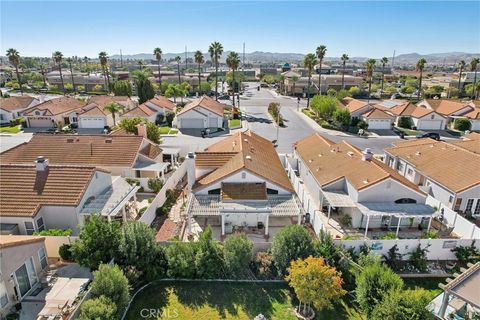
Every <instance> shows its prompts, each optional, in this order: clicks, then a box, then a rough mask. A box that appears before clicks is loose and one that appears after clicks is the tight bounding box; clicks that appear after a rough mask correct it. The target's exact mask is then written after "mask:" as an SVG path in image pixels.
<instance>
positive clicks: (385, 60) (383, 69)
mask: <svg viewBox="0 0 480 320" xmlns="http://www.w3.org/2000/svg"><path fill="white" fill-rule="evenodd" d="M380 63H381V64H382V93H383V80H384V78H385V66H386V65H387V63H388V58H387V57H383V58H382V59H380Z"/></svg>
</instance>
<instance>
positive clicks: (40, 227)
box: [37, 217, 45, 231]
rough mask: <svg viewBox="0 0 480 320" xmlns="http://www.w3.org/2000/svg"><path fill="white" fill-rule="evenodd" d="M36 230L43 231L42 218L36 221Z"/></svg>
mask: <svg viewBox="0 0 480 320" xmlns="http://www.w3.org/2000/svg"><path fill="white" fill-rule="evenodd" d="M37 228H38V231H43V230H45V225H44V224H43V218H42V217H40V218H38V220H37Z"/></svg>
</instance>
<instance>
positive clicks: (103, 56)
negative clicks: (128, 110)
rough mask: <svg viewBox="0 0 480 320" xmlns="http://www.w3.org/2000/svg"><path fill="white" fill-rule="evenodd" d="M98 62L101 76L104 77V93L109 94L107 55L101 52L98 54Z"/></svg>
mask: <svg viewBox="0 0 480 320" xmlns="http://www.w3.org/2000/svg"><path fill="white" fill-rule="evenodd" d="M98 60H100V65H101V66H102V69H103V76H104V77H105V91H107V92H110V76H109V74H108V58H107V53H106V52H105V51H102V52H100V53H99V54H98Z"/></svg>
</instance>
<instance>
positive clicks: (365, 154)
mask: <svg viewBox="0 0 480 320" xmlns="http://www.w3.org/2000/svg"><path fill="white" fill-rule="evenodd" d="M362 154H363V155H362V160H363V161H370V160H372V159H373V153H372V150H371V149H370V148H365V150H363V152H362Z"/></svg>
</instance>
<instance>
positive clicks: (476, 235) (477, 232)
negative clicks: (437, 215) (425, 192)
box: [426, 196, 480, 239]
mask: <svg viewBox="0 0 480 320" xmlns="http://www.w3.org/2000/svg"><path fill="white" fill-rule="evenodd" d="M426 204H429V205H431V206H432V207H437V208H438V210H439V212H441V211H442V210H443V217H444V223H445V224H446V225H448V226H450V227H453V232H455V233H456V234H457V235H458V236H460V237H461V238H462V239H480V228H479V227H477V226H476V225H475V224H474V223H472V222H470V221H468V220H467V219H465V218H464V217H462V216H461V215H459V214H458V213H457V212H455V211H453V210H452V209H450V208H448V207H446V206H445V205H444V204H442V203H441V202H440V201H438V200H436V199H435V198H433V197H432V196H428V197H427V201H426Z"/></svg>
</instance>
